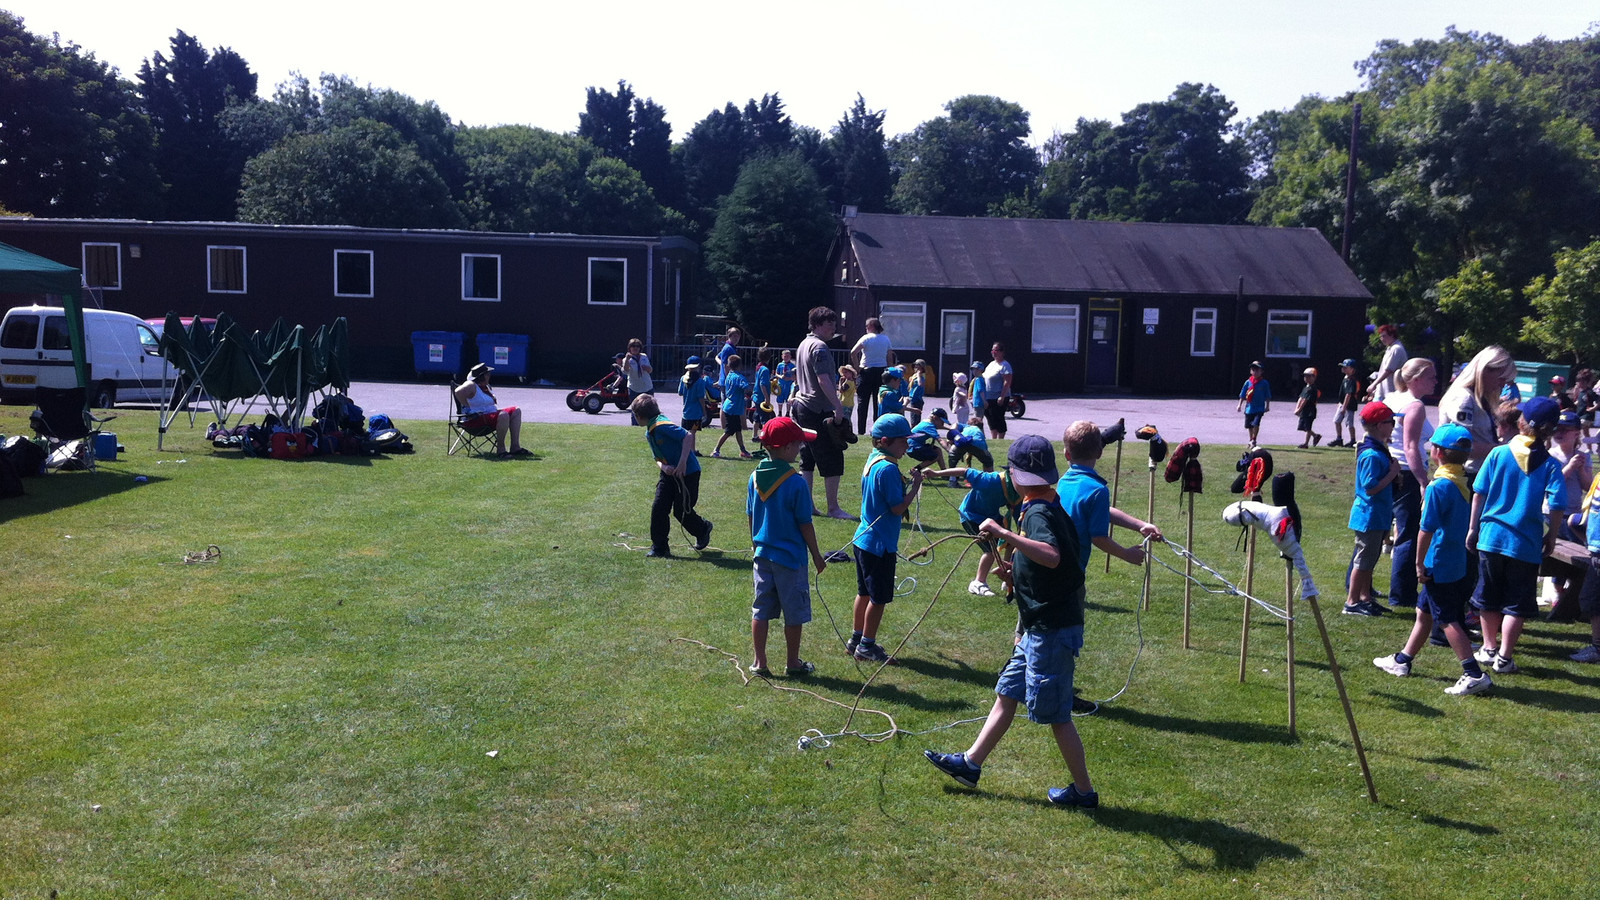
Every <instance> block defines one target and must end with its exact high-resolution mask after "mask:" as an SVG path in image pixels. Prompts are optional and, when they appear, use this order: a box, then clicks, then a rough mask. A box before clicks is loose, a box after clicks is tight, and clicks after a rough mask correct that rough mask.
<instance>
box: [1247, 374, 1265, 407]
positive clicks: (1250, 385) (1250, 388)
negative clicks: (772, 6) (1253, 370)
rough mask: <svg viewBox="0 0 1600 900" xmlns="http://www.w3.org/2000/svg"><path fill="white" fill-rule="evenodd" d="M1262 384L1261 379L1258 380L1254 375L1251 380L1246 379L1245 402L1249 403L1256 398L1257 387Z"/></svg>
mask: <svg viewBox="0 0 1600 900" xmlns="http://www.w3.org/2000/svg"><path fill="white" fill-rule="evenodd" d="M1260 383H1261V379H1260V378H1257V377H1256V376H1254V375H1251V376H1250V377H1249V378H1247V379H1245V382H1244V402H1246V403H1249V402H1250V400H1251V399H1252V398H1253V397H1255V395H1256V385H1257V384H1260Z"/></svg>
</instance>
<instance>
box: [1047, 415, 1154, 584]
mask: <svg viewBox="0 0 1600 900" xmlns="http://www.w3.org/2000/svg"><path fill="white" fill-rule="evenodd" d="M1061 443H1062V447H1063V449H1064V450H1065V451H1066V455H1067V458H1068V459H1069V460H1070V461H1071V463H1072V464H1071V465H1070V466H1068V467H1067V471H1066V472H1064V473H1062V475H1061V481H1060V483H1059V484H1057V485H1056V493H1057V494H1058V495H1059V496H1060V497H1061V505H1062V506H1063V507H1064V508H1065V509H1066V510H1067V515H1068V517H1070V518H1071V519H1072V524H1073V527H1075V528H1076V529H1077V536H1078V567H1079V568H1080V569H1082V570H1084V571H1088V568H1089V551H1090V550H1091V549H1092V548H1095V547H1098V548H1100V552H1101V553H1105V554H1108V555H1110V556H1115V557H1116V558H1117V559H1120V560H1122V561H1123V562H1127V563H1132V564H1133V565H1136V566H1140V565H1144V549H1143V548H1142V547H1138V546H1134V547H1124V546H1123V545H1122V544H1120V543H1118V542H1117V541H1116V540H1115V539H1114V538H1112V537H1111V526H1112V525H1116V526H1117V527H1118V528H1126V529H1128V530H1130V531H1134V532H1137V533H1138V534H1139V536H1140V537H1148V538H1153V539H1155V540H1158V541H1159V540H1161V539H1162V538H1161V529H1160V528H1157V527H1156V526H1155V525H1153V524H1151V523H1149V522H1145V521H1143V520H1140V519H1136V518H1134V517H1133V516H1130V515H1128V514H1127V513H1125V512H1123V511H1122V510H1120V509H1117V508H1116V507H1114V506H1112V505H1111V488H1110V487H1109V486H1107V484H1106V480H1105V479H1104V478H1101V477H1100V473H1099V472H1096V471H1095V464H1096V463H1097V462H1099V460H1100V454H1101V453H1103V452H1104V451H1105V436H1104V434H1103V433H1102V432H1101V430H1100V427H1099V426H1098V425H1096V424H1094V423H1093V422H1088V421H1084V420H1081V419H1080V420H1079V421H1076V422H1073V423H1072V424H1071V425H1068V426H1067V430H1066V431H1065V432H1064V433H1063V434H1062V435H1061Z"/></svg>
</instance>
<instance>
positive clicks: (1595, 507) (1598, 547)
mask: <svg viewBox="0 0 1600 900" xmlns="http://www.w3.org/2000/svg"><path fill="white" fill-rule="evenodd" d="M1567 501H1568V502H1571V501H1572V498H1571V497H1568V498H1567ZM1578 502H1579V503H1582V502H1583V498H1582V497H1579V498H1578ZM1584 527H1586V528H1587V529H1588V538H1589V552H1590V553H1600V490H1597V491H1595V492H1594V495H1593V496H1592V497H1590V498H1589V518H1588V520H1587V521H1586V522H1585V523H1584Z"/></svg>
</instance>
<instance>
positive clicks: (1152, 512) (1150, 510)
mask: <svg viewBox="0 0 1600 900" xmlns="http://www.w3.org/2000/svg"><path fill="white" fill-rule="evenodd" d="M1149 466H1150V502H1149V503H1148V504H1147V505H1146V508H1145V514H1144V520H1145V521H1146V522H1150V521H1153V520H1154V519H1155V517H1156V461H1155V460H1153V459H1152V460H1150V464H1149ZM1141 537H1142V536H1141ZM1142 602H1143V606H1144V609H1146V610H1148V609H1149V608H1150V554H1149V553H1148V552H1146V553H1145V555H1144V600H1143V601H1142Z"/></svg>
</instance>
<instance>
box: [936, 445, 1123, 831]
mask: <svg viewBox="0 0 1600 900" xmlns="http://www.w3.org/2000/svg"><path fill="white" fill-rule="evenodd" d="M1007 461H1008V462H1010V464H1011V478H1012V479H1013V480H1014V481H1015V483H1016V486H1017V489H1018V490H1019V491H1020V492H1021V494H1022V516H1021V520H1020V526H1019V528H1018V530H1017V531H1012V530H1011V529H1008V528H1006V527H1005V526H1004V525H1003V524H1001V523H1000V522H999V521H996V520H995V519H992V518H990V519H985V520H984V522H983V524H982V525H981V526H980V528H979V531H980V532H981V533H982V534H983V536H984V537H987V538H988V539H990V540H991V541H997V540H1003V541H1005V542H1006V543H1008V544H1010V545H1011V546H1013V547H1015V548H1016V555H1015V556H1013V557H1012V562H1011V564H1010V569H1011V580H1012V583H1013V586H1014V588H1013V591H1012V595H1013V596H1014V597H1015V598H1016V601H1017V615H1018V623H1017V624H1018V631H1019V635H1018V636H1017V638H1016V640H1015V643H1014V645H1013V648H1012V651H1011V658H1010V659H1009V660H1007V661H1006V664H1005V667H1004V668H1003V669H1001V671H1000V678H999V681H998V682H997V683H996V684H995V700H994V706H993V707H992V708H991V709H990V710H989V717H988V719H986V720H985V721H984V723H983V728H982V730H980V731H979V732H978V737H977V739H976V740H975V741H973V743H972V746H971V747H969V748H967V751H966V752H965V753H938V752H935V751H933V750H924V751H922V752H923V755H924V756H926V757H927V759H928V762H930V763H932V764H933V766H934V767H935V768H937V769H938V770H939V771H941V772H943V773H945V774H946V775H949V776H950V777H951V778H954V779H955V780H956V781H957V782H958V783H960V784H963V785H965V786H967V787H977V786H978V779H979V778H980V777H981V776H982V775H983V763H984V761H985V760H987V759H988V758H989V754H990V753H992V752H993V751H994V749H995V747H997V746H999V744H1000V739H1001V738H1003V737H1004V736H1005V734H1006V731H1007V730H1009V729H1010V728H1011V723H1012V721H1013V720H1014V719H1015V718H1016V715H1017V704H1019V703H1021V704H1025V705H1026V706H1027V707H1028V718H1029V719H1031V720H1032V721H1034V722H1038V723H1040V724H1044V725H1049V726H1050V730H1051V731H1052V732H1053V733H1054V736H1055V742H1056V747H1057V748H1058V749H1059V750H1060V751H1061V758H1062V759H1063V760H1064V761H1065V762H1066V764H1067V771H1068V773H1070V774H1071V776H1072V783H1071V784H1070V785H1068V786H1066V787H1064V788H1050V789H1049V790H1048V791H1046V792H1045V796H1046V797H1047V798H1049V800H1050V802H1051V803H1053V804H1055V805H1057V806H1066V807H1080V808H1085V809H1092V808H1094V807H1096V806H1099V805H1100V795H1099V794H1098V793H1096V792H1095V789H1094V785H1093V784H1092V783H1091V782H1090V780H1089V765H1088V762H1087V760H1086V758H1085V754H1084V750H1083V740H1082V739H1081V738H1080V737H1079V736H1078V729H1077V727H1076V726H1075V725H1073V724H1072V676H1073V673H1074V670H1075V669H1076V666H1077V663H1076V657H1077V655H1078V652H1079V651H1080V650H1082V649H1083V621H1084V578H1083V576H1084V572H1083V569H1082V568H1081V567H1080V566H1078V565H1076V560H1075V558H1076V557H1077V556H1079V555H1080V548H1079V547H1078V544H1077V535H1078V531H1077V529H1076V528H1075V527H1074V526H1073V523H1072V521H1071V520H1070V519H1069V518H1068V516H1067V512H1066V510H1065V509H1063V507H1062V505H1061V502H1060V499H1059V498H1058V497H1057V495H1056V491H1055V488H1054V484H1055V481H1056V478H1057V471H1056V454H1055V448H1053V447H1052V446H1051V445H1050V442H1049V441H1048V440H1045V439H1044V438H1042V437H1039V436H1038V435H1036V434H1028V435H1023V436H1021V437H1019V438H1017V440H1016V441H1015V442H1014V443H1013V444H1012V445H1011V449H1010V451H1009V452H1008V454H1007ZM1002 565H1005V564H1003V563H1002Z"/></svg>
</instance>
